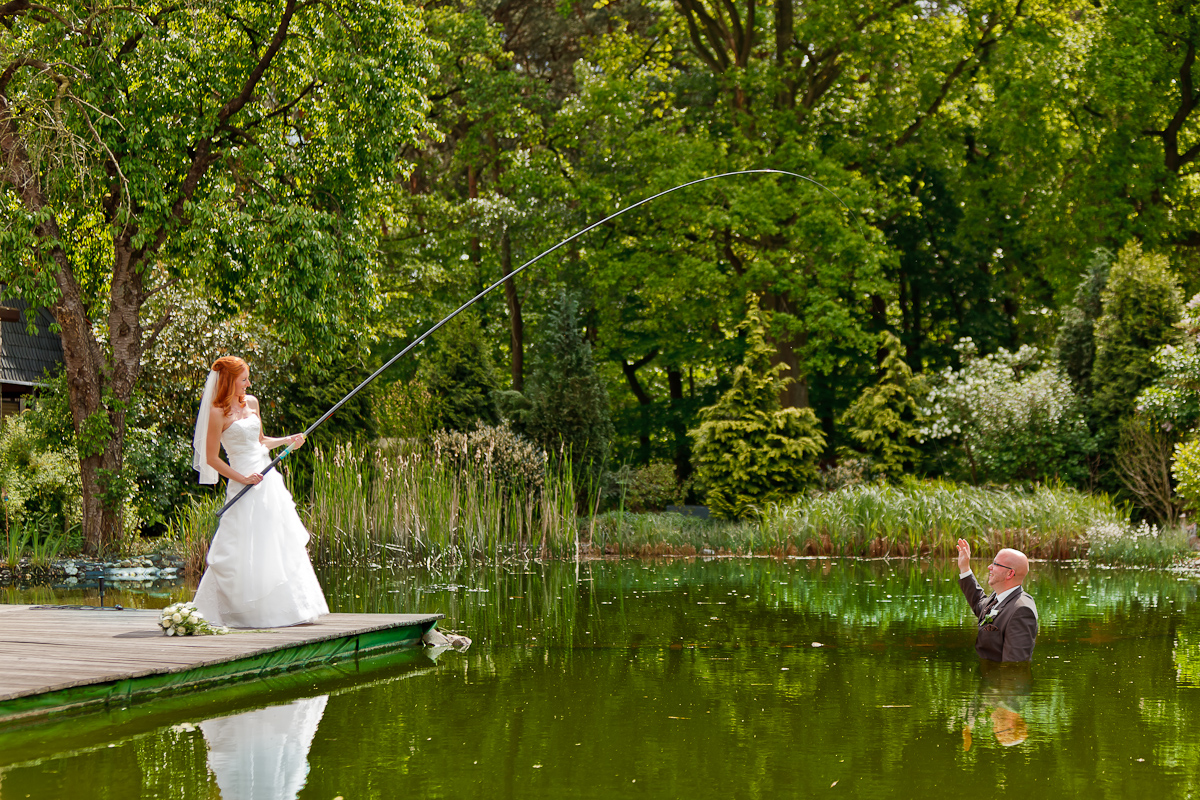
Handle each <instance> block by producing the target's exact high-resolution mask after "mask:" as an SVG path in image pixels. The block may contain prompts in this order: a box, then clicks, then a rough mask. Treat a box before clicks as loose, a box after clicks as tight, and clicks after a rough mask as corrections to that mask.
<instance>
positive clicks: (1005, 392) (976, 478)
mask: <svg viewBox="0 0 1200 800" xmlns="http://www.w3.org/2000/svg"><path fill="white" fill-rule="evenodd" d="M958 351H959V354H960V356H961V358H962V362H963V366H962V368H961V369H959V370H953V369H947V370H945V371H944V372H942V373H941V374H940V375H937V376H934V378H933V379H932V380H931V383H932V388H931V389H930V390H929V391H928V393H927V394H926V395H925V397H924V399H923V402H922V413H923V414H924V416H925V420H924V422H923V425H922V429H921V430H922V433H923V435H924V436H925V438H926V439H928V440H931V441H934V442H941V443H942V446H943V447H945V448H946V449H945V451H944V452H945V455H946V456H947V458H946V468H947V472H948V473H949V474H950V475H951V476H954V477H958V478H966V479H969V480H970V481H971V482H972V483H980V482H988V481H990V482H994V483H1011V482H1025V481H1038V480H1042V481H1044V480H1050V479H1060V480H1063V481H1066V482H1067V483H1070V484H1073V485H1077V486H1078V485H1083V484H1085V483H1086V482H1087V479H1088V463H1087V459H1088V456H1089V455H1090V454H1091V453H1092V452H1093V451H1094V448H1095V444H1094V441H1093V439H1092V436H1091V433H1090V431H1089V429H1088V425H1087V422H1086V420H1085V418H1084V414H1083V408H1082V406H1081V404H1080V402H1079V400H1078V398H1077V397H1076V395H1075V393H1074V392H1073V391H1072V390H1071V386H1070V384H1069V383H1068V381H1067V380H1066V379H1065V378H1064V377H1062V376H1061V375H1060V374H1059V373H1058V372H1056V371H1055V370H1053V369H1050V368H1046V367H1043V366H1042V356H1041V353H1040V352H1039V351H1038V350H1037V349H1036V348H1032V347H1022V348H1021V349H1020V350H1018V351H1017V352H1015V353H1011V352H1009V351H1007V350H1003V349H1001V350H999V351H997V352H996V353H993V354H991V355H987V356H982V357H981V356H980V355H979V354H978V352H977V351H976V349H975V345H974V343H973V342H972V341H971V340H969V339H964V340H963V341H962V342H960V343H959V346H958Z"/></svg>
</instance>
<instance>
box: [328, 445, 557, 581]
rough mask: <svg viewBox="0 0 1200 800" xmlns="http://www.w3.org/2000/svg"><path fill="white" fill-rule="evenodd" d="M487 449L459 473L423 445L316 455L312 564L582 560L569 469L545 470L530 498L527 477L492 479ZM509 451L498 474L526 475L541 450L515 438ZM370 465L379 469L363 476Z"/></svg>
mask: <svg viewBox="0 0 1200 800" xmlns="http://www.w3.org/2000/svg"><path fill="white" fill-rule="evenodd" d="M485 436H486V435H485ZM500 436H501V437H507V434H500ZM459 441H460V442H461V441H462V440H461V439H460V440H459ZM481 443H482V442H481ZM483 444H485V448H484V449H481V450H476V451H475V454H476V455H479V456H480V461H478V462H476V461H474V460H469V459H467V458H465V457H464V458H462V459H461V460H456V463H457V465H458V468H455V469H448V468H447V466H446V464H445V462H444V461H442V462H441V463H439V460H438V458H437V457H436V456H435V453H434V451H433V447H432V446H431V445H430V443H428V442H423V441H416V442H407V443H404V446H401V447H397V446H396V444H395V443H389V445H388V446H387V447H386V448H375V447H371V446H369V445H368V446H361V445H356V444H354V443H349V444H346V445H338V446H336V447H335V448H334V449H333V450H332V452H326V451H324V450H321V449H317V450H316V451H315V452H316V470H315V481H314V485H313V491H312V494H311V499H312V502H311V503H310V504H309V506H308V508H307V509H306V522H307V526H308V529H309V531H311V532H312V534H313V554H314V557H316V558H318V559H321V560H325V561H329V562H333V563H343V564H344V563H352V562H353V561H355V560H357V559H360V558H364V557H365V558H367V559H370V560H372V561H376V560H377V559H380V558H389V559H411V560H414V561H416V560H421V561H424V562H425V563H427V564H429V565H430V566H433V565H437V564H441V563H446V562H454V561H457V560H458V559H470V558H473V557H479V558H484V559H492V560H496V561H499V560H501V559H506V558H510V557H513V556H516V557H519V558H531V557H538V556H542V557H563V556H567V555H575V554H577V552H578V549H577V548H578V532H579V527H578V522H577V519H576V516H575V506H576V502H575V496H574V489H573V481H572V477H571V472H570V465H569V464H567V465H565V467H566V468H565V469H556V468H555V467H554V466H553V465H552V466H551V468H550V469H549V470H546V471H545V472H544V473H543V474H544V477H545V483H544V484H542V489H541V491H540V492H531V491H529V489H528V486H527V485H526V484H525V483H524V482H523V481H524V479H525V477H528V476H529V472H527V471H526V472H522V473H520V474H516V473H508V474H509V475H510V476H511V477H512V478H513V481H512V482H511V483H509V482H506V481H502V480H496V479H495V474H494V473H493V474H492V475H491V476H489V474H488V472H487V469H488V467H487V466H485V464H484V463H483V461H482V456H483V453H485V452H486V443H483ZM508 444H510V445H511V444H515V445H516V447H515V448H514V449H513V451H512V452H509V453H508V454H507V458H508V460H507V461H504V459H505V458H506V456H505V455H502V454H500V453H498V452H496V451H499V450H503V449H504V448H505V445H503V444H502V445H500V446H498V447H497V448H496V450H494V451H493V454H492V455H493V459H494V460H493V462H492V463H491V467H490V468H492V469H517V470H528V469H529V468H530V467H531V465H532V464H531V460H530V456H532V457H535V458H536V456H537V453H538V452H539V451H536V449H534V450H532V451H531V450H530V449H529V448H528V445H527V443H524V444H523V443H520V442H518V441H516V440H513V439H511V438H508ZM366 462H373V463H374V464H375V465H376V468H375V469H373V470H371V471H369V472H365V473H364V471H363V469H362V465H363V464H364V463H366ZM502 462H503V463H502ZM541 463H542V464H543V465H544V464H545V463H546V462H545V461H542V462H541Z"/></svg>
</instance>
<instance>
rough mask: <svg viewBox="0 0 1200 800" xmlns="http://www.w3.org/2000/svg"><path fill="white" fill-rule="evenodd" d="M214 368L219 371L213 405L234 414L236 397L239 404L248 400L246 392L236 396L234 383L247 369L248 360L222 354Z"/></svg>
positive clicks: (227, 413) (215, 362)
mask: <svg viewBox="0 0 1200 800" xmlns="http://www.w3.org/2000/svg"><path fill="white" fill-rule="evenodd" d="M212 369H213V372H215V373H217V391H216V395H215V396H214V397H213V405H214V406H217V407H218V408H221V409H222V410H224V412H225V413H226V415H232V414H233V401H234V400H235V399H236V400H237V402H238V405H244V404H245V402H246V394H245V392H243V393H242V394H240V395H238V396H237V397H236V398H235V397H234V393H235V388H234V385H233V382H234V381H236V380H237V377H238V376H239V375H241V374H242V370H244V369H246V362H245V361H242V360H241V359H240V358H238V357H237V356H222V357H221V358H218V359H217V360H216V361H214V362H213V365H212Z"/></svg>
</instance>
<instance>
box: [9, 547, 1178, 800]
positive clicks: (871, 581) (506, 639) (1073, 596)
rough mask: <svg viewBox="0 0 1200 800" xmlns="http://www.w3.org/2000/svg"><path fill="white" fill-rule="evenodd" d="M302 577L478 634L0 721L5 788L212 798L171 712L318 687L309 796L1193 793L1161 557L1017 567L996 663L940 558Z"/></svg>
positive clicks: (201, 755)
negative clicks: (204, 688)
mask: <svg viewBox="0 0 1200 800" xmlns="http://www.w3.org/2000/svg"><path fill="white" fill-rule="evenodd" d="M983 563H984V562H981V563H980V566H981V567H982V565H983ZM322 581H323V584H324V586H325V587H326V589H327V593H328V595H329V597H330V601H331V603H330V604H331V606H333V607H334V608H335V609H336V610H338V611H342V612H348V611H382V612H391V611H406V612H443V613H445V614H446V615H447V619H446V621H445V626H446V627H448V628H450V629H455V630H459V631H461V632H463V633H465V634H466V635H468V636H470V637H471V638H472V639H473V640H474V642H475V643H474V644H473V645H472V647H471V649H470V650H469V651H467V652H466V653H462V654H459V653H446V654H445V655H443V656H442V658H441V659H439V661H438V662H437V663H436V664H432V663H430V662H429V661H428V660H427V659H426V658H425V657H424V656H423V655H422V656H421V659H422V666H421V669H411V668H409V669H407V670H400V669H389V670H385V671H382V672H376V673H372V675H371V676H368V675H366V674H363V673H361V672H360V673H357V674H354V675H346V676H345V677H344V679H343V678H338V679H337V680H338V681H339V682H338V683H337V684H336V686H333V685H331V683H330V681H331V680H333V679H332V678H331V679H330V681H326V680H323V681H321V682H320V685H319V686H317V685H316V683H317V681H315V680H312V679H310V678H309V677H308V674H307V673H297V674H296V675H294V676H293V677H292V678H291V679H290V680H292V681H294V685H289V686H288V687H287V688H286V692H288V693H287V694H286V695H273V696H271V697H269V698H266V699H261V698H258V697H254V698H250V697H245V698H239V699H238V700H237V702H236V703H234V702H230V703H226V704H225V705H216V704H213V703H210V704H209V705H205V706H197V705H196V703H197V702H202V698H197V697H195V696H190V697H183V698H180V705H178V706H176V707H174V708H170V709H166V710H164V709H163V706H162V705H160V704H159V703H158V702H157V701H156V702H155V703H152V704H149V706H148V707H147V708H146V710H145V712H144V713H149V711H150V710H151V709H159V710H158V711H155V712H154V713H155V716H153V717H152V718H143V717H137V718H130V719H127V720H126V721H125V722H123V723H120V724H123V725H125V728H124V732H122V733H119V734H114V733H113V732H112V731H111V729H110V728H111V724H112V723H111V722H109V723H108V727H102V726H98V725H96V726H93V725H91V723H90V722H88V720H87V719H82V718H81V719H78V720H72V721H70V722H69V723H68V722H63V723H61V724H60V725H58V726H57V727H54V728H53V729H52V730H47V731H45V732H43V733H39V734H38V735H37V737H36V738H30V737H16V736H12V737H10V736H6V734H5V732H3V731H0V786H2V790H0V791H2V792H3V797H6V798H7V797H9V796H12V797H24V796H26V795H29V796H30V797H31V798H34V800H36V798H39V797H42V798H60V797H71V798H72V800H84V798H87V797H98V798H99V797H104V798H109V797H134V796H141V797H164V798H167V797H169V798H171V800H178V799H179V798H185V799H186V800H190V798H207V797H212V796H215V794H216V793H217V791H218V781H217V778H216V777H214V776H216V772H217V770H216V769H215V768H213V767H212V766H211V765H210V763H209V743H208V741H207V732H205V733H204V734H202V733H201V730H200V729H195V730H192V731H191V732H190V733H175V732H174V728H175V726H178V725H179V723H180V722H183V721H186V720H195V719H206V718H212V717H218V716H221V715H225V714H230V713H238V712H246V711H253V710H255V709H258V708H261V707H262V706H265V705H269V704H277V703H281V702H291V701H296V700H301V699H303V698H308V697H315V696H319V695H322V694H328V695H329V699H328V702H327V704H326V705H325V707H324V713H323V715H322V717H321V719H320V724H319V728H318V729H317V731H316V733H315V734H314V735H312V736H311V737H310V738H309V741H310V742H311V744H310V745H308V747H307V757H306V760H307V762H308V763H310V764H311V765H312V768H311V771H309V772H308V774H307V779H306V782H305V785H304V788H303V790H302V791H301V792H300V795H301V796H302V797H324V798H332V797H337V796H339V795H341V796H344V797H347V798H350V797H361V798H382V797H399V796H408V795H412V796H419V797H424V796H430V797H467V796H486V797H501V798H503V797H520V798H561V797H575V798H608V797H614V796H616V797H624V796H634V795H636V796H645V797H661V798H676V797H680V796H686V797H689V798H691V800H708V799H709V798H712V799H713V800H723V799H724V798H730V797H808V796H816V795H823V794H824V793H826V792H829V791H830V789H831V788H833V784H835V783H836V788H835V791H837V792H839V793H840V794H844V795H846V796H852V797H869V798H890V797H897V798H908V797H914V796H921V795H923V794H932V795H936V796H941V795H945V794H948V793H962V794H965V795H974V794H979V795H983V794H985V793H987V794H988V795H990V794H994V793H996V791H997V789H998V788H999V789H1001V790H1003V791H1004V792H1005V793H1006V794H1012V795H1014V796H1028V797H1047V796H1049V797H1054V796H1063V797H1075V796H1081V795H1082V794H1084V793H1095V794H1099V795H1101V796H1105V797H1127V796H1128V797H1140V796H1146V795H1149V796H1153V797H1156V798H1160V797H1161V798H1164V800H1165V798H1186V797H1189V796H1191V797H1200V740H1198V739H1197V738H1196V735H1195V731H1196V730H1198V729H1200V603H1197V584H1196V582H1195V581H1194V580H1179V579H1178V577H1177V576H1174V575H1171V574H1168V573H1160V572H1146V571H1132V570H1130V571H1122V570H1099V569H1087V568H1085V567H1082V566H1070V565H1066V566H1061V565H1047V564H1038V565H1036V566H1035V567H1034V569H1033V572H1032V573H1031V578H1030V587H1029V591H1030V592H1031V593H1032V594H1033V595H1034V596H1035V597H1036V598H1037V603H1038V608H1039V612H1040V613H1041V616H1042V626H1041V632H1040V633H1039V636H1038V644H1037V649H1036V650H1035V652H1034V658H1033V663H1032V666H1031V667H1030V665H1004V668H1002V669H1000V670H999V671H995V672H993V671H992V670H991V669H990V668H989V666H988V665H981V663H980V661H979V659H978V658H977V657H976V655H975V649H974V641H975V632H976V627H977V626H976V622H975V619H974V617H973V616H972V615H971V613H970V611H969V610H968V609H967V608H966V606H965V604H964V603H963V602H962V596H961V593H960V592H959V590H958V584H957V569H956V568H955V567H954V565H953V564H952V563H949V562H944V563H940V564H939V563H919V562H856V561H848V560H847V561H839V560H831V559H823V560H821V559H818V560H810V561H798V560H785V561H777V560H767V559H748V560H732V559H725V560H718V561H711V562H704V561H702V560H699V559H695V560H674V561H670V560H668V561H662V562H646V561H625V562H619V563H609V562H601V563H592V564H582V565H575V564H558V563H555V564H530V565H503V566H499V567H488V568H479V567H472V568H464V569H463V570H460V571H453V572H442V573H430V572H424V571H419V570H400V569H397V570H387V569H372V570H366V569H363V570H360V571H326V573H325V574H324V575H322ZM814 643H818V644H820V645H821V646H819V647H814V646H813V645H814ZM305 684H307V685H305ZM185 701H186V702H185ZM189 704H190V705H189ZM122 713H124V712H118V711H115V710H114V711H113V712H111V714H112V719H114V720H117V721H118V722H120V720H122V719H124V718H123V717H122V716H121V714H122ZM130 713H131V714H132V713H133V712H130ZM81 725H82V726H85V727H87V730H85V731H79V730H77V729H78V728H79V727H80V726H81ZM88 726H90V727H88ZM635 784H636V785H635ZM221 791H224V790H223V789H222V790H221ZM831 796H832V795H831Z"/></svg>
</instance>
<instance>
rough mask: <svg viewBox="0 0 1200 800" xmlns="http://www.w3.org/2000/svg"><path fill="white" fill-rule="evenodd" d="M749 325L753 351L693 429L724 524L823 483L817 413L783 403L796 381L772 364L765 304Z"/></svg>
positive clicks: (712, 501)
mask: <svg viewBox="0 0 1200 800" xmlns="http://www.w3.org/2000/svg"><path fill="white" fill-rule="evenodd" d="M741 327H742V329H743V330H744V331H745V336H746V354H745V357H744V358H743V360H742V364H741V366H739V367H738V368H737V369H736V370H734V374H733V386H731V387H730V388H729V390H728V391H726V392H725V393H724V394H723V395H721V398H720V399H719V400H718V401H717V402H716V404H714V405H711V406H708V407H707V408H705V409H703V410H702V411H701V412H700V419H701V420H702V421H701V423H700V426H699V427H698V428H696V429H695V430H694V431H692V432H691V436H692V439H693V442H694V453H695V458H696V463H697V477H698V478H699V480H700V481H701V482H702V483H703V484H704V486H705V487H706V489H707V494H706V498H705V499H706V502H707V503H708V506H709V509H710V510H711V511H712V513H713V514H714V515H715V516H717V517H719V518H722V519H731V518H742V517H747V516H754V515H759V514H762V513H764V512H765V510H766V509H767V508H768V507H769V506H770V505H771V504H773V503H780V502H783V501H785V500H788V499H790V498H792V497H794V496H796V495H797V494H799V493H800V492H801V491H803V490H804V489H805V488H806V487H807V486H809V485H810V484H812V483H813V482H814V481H815V480H816V477H817V458H818V457H819V456H820V454H821V452H822V451H823V450H824V448H825V435H824V434H823V433H822V432H821V428H820V425H819V423H818V422H817V417H816V414H814V413H813V412H812V409H809V408H804V409H801V408H782V407H781V405H780V401H779V394H780V392H782V391H783V390H784V389H785V388H786V387H787V384H788V383H789V380H790V379H787V378H784V377H782V373H783V372H785V371H786V369H787V367H786V366H784V365H782V364H776V365H775V366H771V354H772V351H773V348H772V347H771V346H770V345H768V344H767V342H766V322H765V320H764V314H763V312H762V311H761V310H760V309H759V308H758V306H757V304H753V305H752V306H751V308H750V311H749V313H748V314H747V316H746V320H745V321H744V322H743V323H742V326H741Z"/></svg>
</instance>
